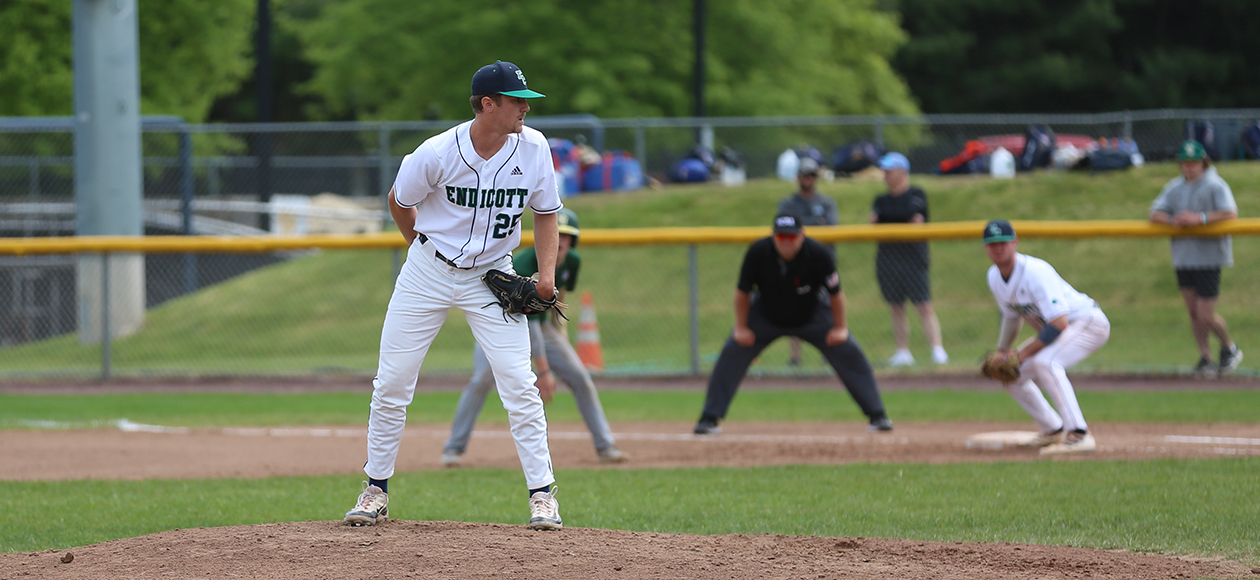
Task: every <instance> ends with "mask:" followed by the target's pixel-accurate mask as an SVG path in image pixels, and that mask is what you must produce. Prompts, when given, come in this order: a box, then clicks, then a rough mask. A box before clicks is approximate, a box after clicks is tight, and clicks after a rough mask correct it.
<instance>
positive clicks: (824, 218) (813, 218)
mask: <svg viewBox="0 0 1260 580" xmlns="http://www.w3.org/2000/svg"><path fill="white" fill-rule="evenodd" d="M818 170H819V167H818V162H817V161H815V160H814V158H812V157H801V165H800V168H799V169H797V171H796V182H797V183H798V184H799V185H800V189H798V190H797V191H796V192H795V193H793V194H792V195H789V196H787V197H785V198H783V199H782V200H780V201H779V211H778V215H794V216H796V219H798V220H799V221H800V223H801V225H803V226H834V225H836V224H839V223H840V209H839V208H838V207H836V201H835V200H834V199H831V198H830V197H827V196H825V195H823V194H821V193H818V187H817V186H818ZM824 247H827V248H831V249H832V252H831V253H832V255H833V256H834V255H835V249H834V248H832V247H831V246H824ZM788 350H789V351H790V352H791V355H790V358H788V364H789V365H791V366H800V364H801V339H799V338H797V337H795V336H793V337H790V338H789V339H788Z"/></svg>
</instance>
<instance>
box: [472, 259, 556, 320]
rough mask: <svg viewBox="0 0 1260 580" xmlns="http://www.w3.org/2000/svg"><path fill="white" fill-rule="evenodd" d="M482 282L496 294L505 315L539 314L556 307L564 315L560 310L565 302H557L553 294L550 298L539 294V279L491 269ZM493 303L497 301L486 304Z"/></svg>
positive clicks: (495, 296)
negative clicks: (544, 297) (545, 298)
mask: <svg viewBox="0 0 1260 580" xmlns="http://www.w3.org/2000/svg"><path fill="white" fill-rule="evenodd" d="M481 282H482V283H483V284H485V285H486V288H489V289H490V293H491V294H494V298H495V300H497V301H498V302H497V304H498V305H499V306H501V307H502V308H503V315H504V316H505V317H506V316H508V315H511V314H539V313H542V312H546V311H547V310H550V309H552V308H556V314H560V316H564V314H563V313H561V312H560V308H561V307H563V306H564V304H561V303H560V302H557V301H556V298H555V296H552V298H551V299H550V300H544V299H543V297H542V296H539V295H538V281H537V280H535V279H534V278H526V277H524V276H517V275H516V274H509V273H507V272H502V271H499V270H490V271H488V272H486V273H485V275H483V276H482V277H481ZM493 304H496V303H495V302H491V303H490V304H487V305H486V306H490V305H493Z"/></svg>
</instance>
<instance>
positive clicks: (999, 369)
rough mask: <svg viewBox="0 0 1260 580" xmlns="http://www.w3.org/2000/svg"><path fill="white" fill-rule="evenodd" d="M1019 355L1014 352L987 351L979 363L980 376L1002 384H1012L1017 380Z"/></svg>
mask: <svg viewBox="0 0 1260 580" xmlns="http://www.w3.org/2000/svg"><path fill="white" fill-rule="evenodd" d="M1019 365H1020V360H1019V355H1018V354H1016V353H1015V351H1012V350H1008V351H996V350H994V351H989V352H988V353H986V354H985V355H984V361H983V362H981V363H980V374H982V375H984V376H986V377H989V378H991V379H994V380H997V381H1001V382H1002V383H1004V384H1005V383H1013V382H1015V380H1016V379H1018V378H1019Z"/></svg>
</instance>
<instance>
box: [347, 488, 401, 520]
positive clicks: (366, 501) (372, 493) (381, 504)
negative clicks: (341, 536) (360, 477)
mask: <svg viewBox="0 0 1260 580" xmlns="http://www.w3.org/2000/svg"><path fill="white" fill-rule="evenodd" d="M388 520H389V494H387V493H385V492H383V491H381V488H379V487H376V486H375V485H368V482H366V481H365V482H363V493H361V494H359V501H358V502H357V503H355V504H354V509H352V510H350V511H348V512H346V517H345V519H344V520H342V522H343V523H345V524H346V525H348V526H374V525H376V524H379V523H383V522H385V521H388Z"/></svg>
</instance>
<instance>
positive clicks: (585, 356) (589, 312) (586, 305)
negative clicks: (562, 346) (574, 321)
mask: <svg viewBox="0 0 1260 580" xmlns="http://www.w3.org/2000/svg"><path fill="white" fill-rule="evenodd" d="M577 336H578V338H577V353H578V358H580V359H582V364H583V365H585V366H586V368H587V370H592V371H602V370H604V347H603V346H601V345H600V344H599V323H598V322H596V321H595V301H594V299H592V298H591V293H590V292H582V312H581V313H580V314H579V315H578V335H577Z"/></svg>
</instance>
